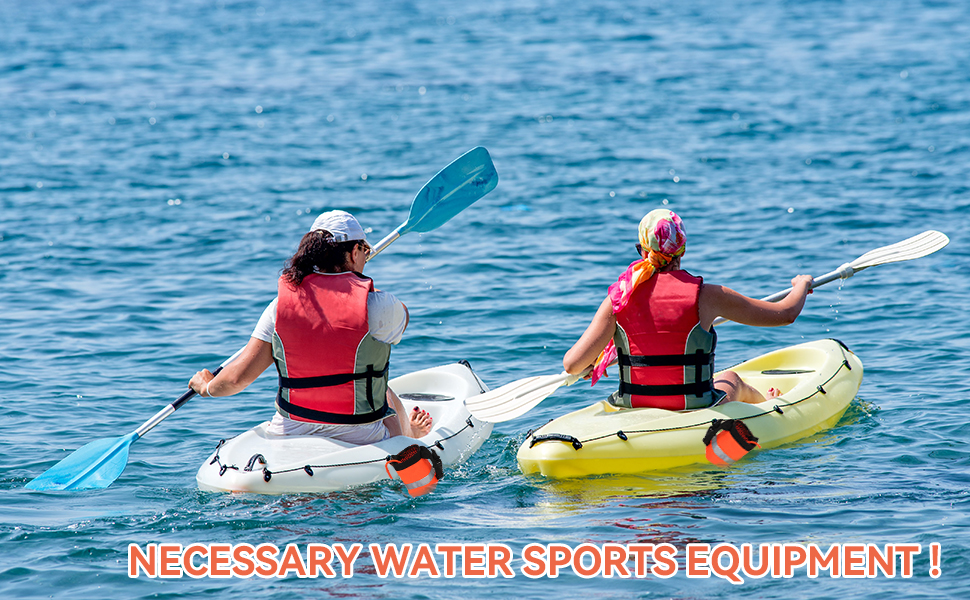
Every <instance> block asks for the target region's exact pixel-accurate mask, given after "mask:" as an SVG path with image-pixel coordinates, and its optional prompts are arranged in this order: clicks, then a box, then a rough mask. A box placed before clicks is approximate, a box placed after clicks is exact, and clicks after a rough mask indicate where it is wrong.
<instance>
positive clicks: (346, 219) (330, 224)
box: [310, 210, 367, 242]
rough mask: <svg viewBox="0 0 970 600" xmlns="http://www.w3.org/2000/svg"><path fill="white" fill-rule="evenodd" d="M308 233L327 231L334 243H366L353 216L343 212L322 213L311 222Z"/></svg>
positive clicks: (362, 231)
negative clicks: (361, 241)
mask: <svg viewBox="0 0 970 600" xmlns="http://www.w3.org/2000/svg"><path fill="white" fill-rule="evenodd" d="M310 231H327V232H329V233H330V235H332V236H333V240H334V241H335V242H349V241H352V240H364V241H367V238H366V237H364V229H363V228H362V227H361V226H360V223H358V222H357V219H355V218H354V215H352V214H350V213H349V212H346V211H343V210H331V211H327V212H325V213H322V214H321V215H320V216H319V217H317V218H316V220H314V221H313V225H311V226H310Z"/></svg>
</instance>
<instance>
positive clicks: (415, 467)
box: [384, 444, 444, 497]
mask: <svg viewBox="0 0 970 600" xmlns="http://www.w3.org/2000/svg"><path fill="white" fill-rule="evenodd" d="M390 467H394V470H395V471H396V472H397V476H398V478H400V480H401V481H403V482H404V485H405V487H407V488H408V493H409V494H411V495H412V496H414V497H418V496H423V495H424V494H427V493H428V492H430V491H431V490H433V489H434V488H435V486H436V485H438V481H439V480H440V479H442V478H444V472H443V471H442V467H441V458H440V457H439V456H438V455H437V454H436V453H435V451H434V450H432V449H430V448H428V447H427V446H419V445H418V444H412V445H410V446H408V447H407V448H405V449H404V450H401V452H399V453H398V454H394V455H392V456H388V457H387V464H385V465H384V470H385V471H387V476H388V477H390V478H391V479H394V475H392V474H391V470H390Z"/></svg>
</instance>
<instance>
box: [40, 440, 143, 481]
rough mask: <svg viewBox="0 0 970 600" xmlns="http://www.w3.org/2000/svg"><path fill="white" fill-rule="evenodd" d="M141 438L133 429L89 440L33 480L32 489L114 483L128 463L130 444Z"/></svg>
mask: <svg viewBox="0 0 970 600" xmlns="http://www.w3.org/2000/svg"><path fill="white" fill-rule="evenodd" d="M137 439H138V434H137V433H135V432H131V433H129V434H128V435H126V436H122V437H118V438H104V439H100V440H95V441H93V442H91V443H90V444H85V445H84V446H81V447H80V448H78V449H77V450H75V451H74V452H73V453H72V454H71V455H70V456H68V457H67V458H65V459H64V460H62V461H61V462H59V463H57V464H56V465H54V466H53V467H51V468H50V469H47V470H46V471H44V473H43V474H41V475H40V476H38V477H37V478H35V479H34V480H32V481H30V482H29V483H28V484H27V485H26V486H24V487H26V488H27V489H28V490H37V491H52V490H101V489H104V488H106V487H108V486H109V485H111V484H112V483H113V482H114V480H115V479H117V478H118V477H119V476H120V475H121V472H122V471H124V470H125V466H126V465H127V464H128V447H129V446H131V444H132V442H134V441H135V440H137Z"/></svg>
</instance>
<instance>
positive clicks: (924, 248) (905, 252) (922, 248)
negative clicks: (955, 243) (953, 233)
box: [849, 230, 950, 271]
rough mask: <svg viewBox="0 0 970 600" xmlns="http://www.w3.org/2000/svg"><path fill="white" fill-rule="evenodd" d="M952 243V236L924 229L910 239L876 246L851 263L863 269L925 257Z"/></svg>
mask: <svg viewBox="0 0 970 600" xmlns="http://www.w3.org/2000/svg"><path fill="white" fill-rule="evenodd" d="M949 243H950V238H948V237H947V236H946V234H944V233H941V232H939V231H933V230H930V231H924V232H923V233H921V234H919V235H914V236H913V237H911V238H909V239H905V240H903V241H901V242H896V243H895V244H892V245H889V246H883V247H882V248H876V249H875V250H870V251H869V252H866V253H865V254H863V255H862V256H860V257H859V258H857V259H855V260H854V261H852V262H851V263H849V265H850V266H851V267H852V268H853V269H854V270H856V271H861V270H862V269H866V268H868V267H875V266H876V265H884V264H887V263H894V262H900V261H904V260H913V259H916V258H923V257H924V256H928V255H930V254H933V253H934V252H937V251H939V250H942V249H943V248H945V247H946V245H947V244H949Z"/></svg>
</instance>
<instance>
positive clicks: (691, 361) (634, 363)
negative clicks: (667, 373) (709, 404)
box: [617, 350, 714, 398]
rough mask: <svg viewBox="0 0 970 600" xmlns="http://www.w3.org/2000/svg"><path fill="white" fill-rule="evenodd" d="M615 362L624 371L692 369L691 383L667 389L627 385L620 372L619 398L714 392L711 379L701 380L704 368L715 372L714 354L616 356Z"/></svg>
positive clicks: (694, 394) (697, 395) (667, 386)
mask: <svg viewBox="0 0 970 600" xmlns="http://www.w3.org/2000/svg"><path fill="white" fill-rule="evenodd" d="M617 362H619V363H620V364H621V365H623V366H626V367H694V382H693V383H686V384H669V385H641V384H635V383H630V382H628V381H626V380H624V378H623V371H622V370H621V371H620V394H630V395H636V396H691V395H693V396H696V397H697V398H700V397H701V396H703V395H704V394H707V393H708V392H711V391H713V389H714V387H713V383H712V382H711V380H710V379H704V371H703V367H707V366H710V367H711V371H712V372H713V371H714V353H713V352H704V351H703V350H698V351H697V352H694V353H693V354H656V355H639V354H632V355H631V354H624V353H622V352H618V353H617Z"/></svg>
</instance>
